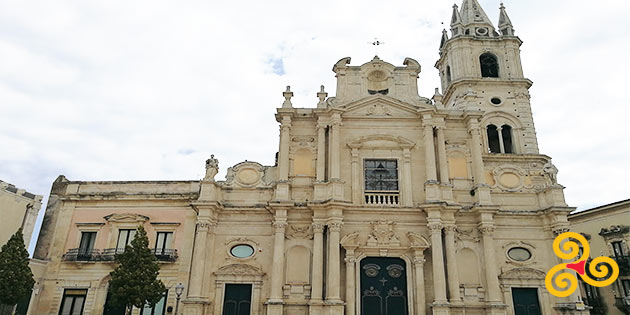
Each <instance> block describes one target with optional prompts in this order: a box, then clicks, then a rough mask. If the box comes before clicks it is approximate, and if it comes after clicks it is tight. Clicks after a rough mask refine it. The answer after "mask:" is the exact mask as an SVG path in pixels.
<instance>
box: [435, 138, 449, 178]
mask: <svg viewBox="0 0 630 315" xmlns="http://www.w3.org/2000/svg"><path fill="white" fill-rule="evenodd" d="M437 142H438V143H437V148H438V160H439V161H440V162H439V163H438V164H440V182H441V183H442V184H449V179H448V162H447V161H446V142H445V140H444V127H443V126H440V127H438V128H437Z"/></svg>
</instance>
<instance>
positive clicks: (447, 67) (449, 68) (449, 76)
mask: <svg viewBox="0 0 630 315" xmlns="http://www.w3.org/2000/svg"><path fill="white" fill-rule="evenodd" d="M446 83H451V66H446Z"/></svg>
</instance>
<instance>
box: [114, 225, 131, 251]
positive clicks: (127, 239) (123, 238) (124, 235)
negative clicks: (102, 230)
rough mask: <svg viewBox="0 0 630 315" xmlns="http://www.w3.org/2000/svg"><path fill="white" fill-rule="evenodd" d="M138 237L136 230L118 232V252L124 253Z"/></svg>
mask: <svg viewBox="0 0 630 315" xmlns="http://www.w3.org/2000/svg"><path fill="white" fill-rule="evenodd" d="M135 236H136V230H135V229H124V230H118V242H117V243H116V251H117V252H124V251H125V247H127V245H129V244H130V243H131V241H132V240H133V238H134V237H135Z"/></svg>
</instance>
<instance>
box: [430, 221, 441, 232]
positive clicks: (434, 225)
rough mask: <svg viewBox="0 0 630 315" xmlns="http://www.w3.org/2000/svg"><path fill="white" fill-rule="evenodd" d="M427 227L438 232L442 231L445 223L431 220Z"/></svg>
mask: <svg viewBox="0 0 630 315" xmlns="http://www.w3.org/2000/svg"><path fill="white" fill-rule="evenodd" d="M427 227H428V228H429V230H430V231H431V233H438V232H441V231H442V228H443V227H444V225H442V223H441V222H430V223H429V224H427Z"/></svg>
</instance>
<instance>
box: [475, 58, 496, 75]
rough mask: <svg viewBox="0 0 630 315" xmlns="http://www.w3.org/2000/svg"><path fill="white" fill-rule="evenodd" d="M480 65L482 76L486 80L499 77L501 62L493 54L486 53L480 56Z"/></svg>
mask: <svg viewBox="0 0 630 315" xmlns="http://www.w3.org/2000/svg"><path fill="white" fill-rule="evenodd" d="M479 65H480V66H481V76H482V77H484V78H498V77H499V61H498V60H497V57H496V56H495V55H493V54H491V53H485V54H483V55H481V56H479Z"/></svg>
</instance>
